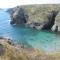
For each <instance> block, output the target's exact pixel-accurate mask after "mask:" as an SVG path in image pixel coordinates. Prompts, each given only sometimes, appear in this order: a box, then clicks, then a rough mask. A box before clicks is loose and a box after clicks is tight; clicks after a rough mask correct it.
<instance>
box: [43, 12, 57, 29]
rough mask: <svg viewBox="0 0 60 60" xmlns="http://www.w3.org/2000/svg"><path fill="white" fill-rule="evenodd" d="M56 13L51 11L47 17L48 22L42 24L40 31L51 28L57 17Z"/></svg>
mask: <svg viewBox="0 0 60 60" xmlns="http://www.w3.org/2000/svg"><path fill="white" fill-rule="evenodd" d="M57 14H58V11H52V12H51V14H50V15H49V16H48V22H47V23H45V24H44V27H43V28H42V29H46V30H51V28H52V26H53V25H54V23H55V17H56V16H57Z"/></svg>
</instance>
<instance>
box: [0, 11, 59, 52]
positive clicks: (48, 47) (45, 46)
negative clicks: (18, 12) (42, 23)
mask: <svg viewBox="0 0 60 60" xmlns="http://www.w3.org/2000/svg"><path fill="white" fill-rule="evenodd" d="M0 36H4V37H9V38H11V39H13V41H15V42H17V43H23V44H25V45H26V46H28V47H34V48H36V49H39V50H43V51H45V52H53V51H59V50H60V36H59V35H56V34H55V33H52V32H49V31H38V30H35V29H32V28H27V27H25V26H12V25H10V17H9V14H8V13H6V12H5V11H4V10H0Z"/></svg>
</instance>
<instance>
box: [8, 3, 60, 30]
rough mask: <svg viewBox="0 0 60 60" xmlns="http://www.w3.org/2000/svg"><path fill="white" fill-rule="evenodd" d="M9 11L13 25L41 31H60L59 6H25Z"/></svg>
mask: <svg viewBox="0 0 60 60" xmlns="http://www.w3.org/2000/svg"><path fill="white" fill-rule="evenodd" d="M9 11H10V15H11V19H12V20H11V24H25V25H27V26H30V27H32V28H36V29H39V30H40V29H45V30H54V31H59V29H60V25H59V17H60V5H59V4H57V5H55V4H54V5H49V4H46V5H25V6H18V7H15V8H12V9H10V10H9ZM55 22H56V23H55ZM53 26H55V27H53Z"/></svg>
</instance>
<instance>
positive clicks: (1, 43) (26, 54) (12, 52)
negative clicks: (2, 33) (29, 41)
mask: <svg viewBox="0 0 60 60" xmlns="http://www.w3.org/2000/svg"><path fill="white" fill-rule="evenodd" d="M0 60H60V51H57V52H54V53H50V54H46V53H45V52H44V51H38V50H37V49H28V48H24V47H21V45H15V44H14V43H12V41H11V39H7V38H3V37H0Z"/></svg>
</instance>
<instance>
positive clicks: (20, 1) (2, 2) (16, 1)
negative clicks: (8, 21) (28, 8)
mask: <svg viewBox="0 0 60 60" xmlns="http://www.w3.org/2000/svg"><path fill="white" fill-rule="evenodd" d="M53 3H60V0H0V8H8V7H14V6H17V5H26V4H53Z"/></svg>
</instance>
